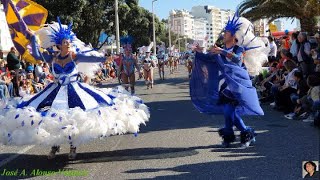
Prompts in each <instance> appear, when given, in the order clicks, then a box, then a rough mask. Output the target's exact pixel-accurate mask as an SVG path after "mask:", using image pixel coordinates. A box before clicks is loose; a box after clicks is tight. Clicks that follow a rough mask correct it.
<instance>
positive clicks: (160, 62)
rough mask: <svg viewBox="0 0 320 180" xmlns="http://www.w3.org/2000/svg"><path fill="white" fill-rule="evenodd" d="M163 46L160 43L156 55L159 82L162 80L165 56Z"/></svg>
mask: <svg viewBox="0 0 320 180" xmlns="http://www.w3.org/2000/svg"><path fill="white" fill-rule="evenodd" d="M165 50H166V47H165V44H164V43H162V44H161V46H160V47H159V54H158V68H159V76H160V79H161V80H164V65H165V61H166V54H165Z"/></svg>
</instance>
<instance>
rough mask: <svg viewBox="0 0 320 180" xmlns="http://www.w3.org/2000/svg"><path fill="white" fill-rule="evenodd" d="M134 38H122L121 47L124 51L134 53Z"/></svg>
mask: <svg viewBox="0 0 320 180" xmlns="http://www.w3.org/2000/svg"><path fill="white" fill-rule="evenodd" d="M132 42H133V38H132V37H131V36H124V37H121V38H120V43H121V46H122V47H123V49H124V50H128V51H132V46H131V44H132Z"/></svg>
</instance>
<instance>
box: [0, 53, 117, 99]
mask: <svg viewBox="0 0 320 180" xmlns="http://www.w3.org/2000/svg"><path fill="white" fill-rule="evenodd" d="M116 76H117V73H116V63H115V62H114V60H113V58H112V56H108V57H107V60H106V62H105V63H104V64H102V65H101V69H100V70H98V71H97V72H96V73H95V77H94V78H92V79H89V78H86V77H85V76H84V77H83V79H81V77H80V76H79V80H82V81H83V82H86V83H90V84H102V83H104V82H108V81H109V80H111V79H113V78H115V77H116ZM53 81H54V77H53V75H52V74H51V71H50V67H49V64H48V63H45V62H42V61H39V63H38V64H31V63H28V62H25V61H24V59H23V58H22V57H21V56H19V55H18V53H17V51H16V49H15V48H14V47H12V48H11V50H10V52H9V53H8V54H7V56H6V58H4V55H3V52H2V51H1V50H0V99H5V98H13V97H25V96H28V95H32V94H35V93H38V92H40V91H41V90H42V89H44V88H45V87H46V86H47V85H48V84H49V83H50V82H53Z"/></svg>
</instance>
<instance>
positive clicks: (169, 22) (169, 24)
mask: <svg viewBox="0 0 320 180" xmlns="http://www.w3.org/2000/svg"><path fill="white" fill-rule="evenodd" d="M168 29H169V47H171V14H170V16H169V18H168Z"/></svg>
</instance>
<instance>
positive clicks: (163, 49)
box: [158, 42, 166, 53]
mask: <svg viewBox="0 0 320 180" xmlns="http://www.w3.org/2000/svg"><path fill="white" fill-rule="evenodd" d="M158 48H159V50H158V51H159V53H165V52H166V45H165V43H164V42H161V45H160V46H158Z"/></svg>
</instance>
